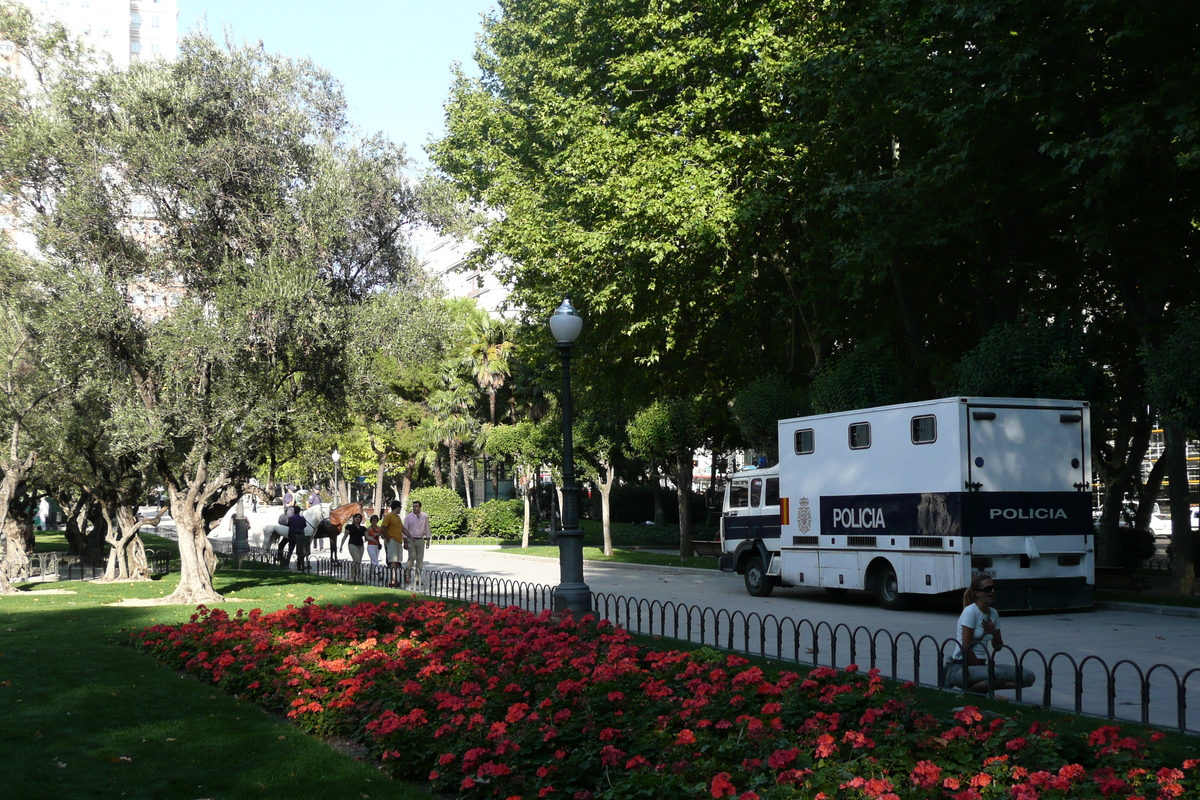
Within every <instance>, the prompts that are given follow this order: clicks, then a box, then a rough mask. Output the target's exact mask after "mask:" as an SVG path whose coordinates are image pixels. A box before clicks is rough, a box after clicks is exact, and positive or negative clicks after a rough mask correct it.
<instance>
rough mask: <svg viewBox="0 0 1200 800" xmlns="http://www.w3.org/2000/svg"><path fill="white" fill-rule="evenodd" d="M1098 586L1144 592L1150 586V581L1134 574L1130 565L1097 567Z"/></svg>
mask: <svg viewBox="0 0 1200 800" xmlns="http://www.w3.org/2000/svg"><path fill="white" fill-rule="evenodd" d="M1096 588H1097V589H1120V590H1123V591H1125V590H1127V591H1131V592H1144V591H1146V590H1147V589H1149V588H1150V583H1149V582H1148V581H1147V580H1146V579H1145V578H1143V577H1141V576H1140V575H1134V574H1133V570H1131V569H1130V568H1129V567H1096Z"/></svg>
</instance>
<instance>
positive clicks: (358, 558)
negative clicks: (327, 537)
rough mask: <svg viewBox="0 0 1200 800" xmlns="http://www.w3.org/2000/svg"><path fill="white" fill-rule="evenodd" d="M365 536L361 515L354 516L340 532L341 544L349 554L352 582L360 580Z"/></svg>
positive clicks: (365, 530) (365, 531)
mask: <svg viewBox="0 0 1200 800" xmlns="http://www.w3.org/2000/svg"><path fill="white" fill-rule="evenodd" d="M366 536H367V529H366V528H364V527H363V524H362V514H355V515H354V516H353V517H352V518H351V519H350V521H349V522H347V523H346V527H345V528H344V529H343V530H342V542H341V544H342V545H344V546H346V549H347V550H348V551H349V553H350V580H352V581H360V580H362V556H363V544H364V541H365V539H366ZM339 549H340V548H339Z"/></svg>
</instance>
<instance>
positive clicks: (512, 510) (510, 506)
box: [467, 500, 525, 541]
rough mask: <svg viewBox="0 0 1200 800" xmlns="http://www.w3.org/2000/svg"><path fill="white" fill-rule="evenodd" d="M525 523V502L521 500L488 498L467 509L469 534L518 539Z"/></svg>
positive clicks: (511, 539)
mask: <svg viewBox="0 0 1200 800" xmlns="http://www.w3.org/2000/svg"><path fill="white" fill-rule="evenodd" d="M524 524H525V503H524V502H523V501H521V500H488V501H487V502H486V503H483V504H482V505H479V506H477V507H475V508H472V509H470V510H468V511H467V535H468V536H494V537H496V538H499V539H505V540H508V541H516V540H518V539H520V538H521V528H522V527H523V526H524Z"/></svg>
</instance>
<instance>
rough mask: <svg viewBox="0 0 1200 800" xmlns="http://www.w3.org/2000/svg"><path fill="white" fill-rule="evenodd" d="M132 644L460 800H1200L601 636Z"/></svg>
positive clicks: (903, 704)
mask: <svg viewBox="0 0 1200 800" xmlns="http://www.w3.org/2000/svg"><path fill="white" fill-rule="evenodd" d="M135 639H136V641H137V643H138V645H139V646H140V647H143V648H145V649H147V650H149V651H151V652H153V653H154V654H156V655H157V656H158V657H159V658H160V659H162V660H164V661H166V662H168V663H170V664H173V665H175V666H177V667H180V668H182V669H184V670H186V671H188V672H190V673H192V674H195V675H198V676H200V677H201V678H203V679H205V680H209V681H212V682H213V683H216V684H219V685H221V686H224V687H226V688H227V690H228V691H231V692H234V693H237V694H239V695H241V696H244V697H248V698H250V699H253V700H254V701H255V702H257V703H259V704H261V705H263V706H265V707H267V708H271V709H275V710H278V711H281V712H284V713H286V714H287V715H288V716H289V717H292V718H293V719H295V720H296V721H297V722H298V723H299V724H300V725H302V726H304V727H305V728H306V729H308V730H311V731H313V732H314V733H318V734H325V735H329V734H336V735H338V736H346V737H352V738H355V739H358V740H359V741H361V742H363V743H364V744H365V745H366V746H367V747H368V748H369V749H370V750H371V751H372V753H373V754H374V755H376V756H377V757H378V758H380V759H382V760H383V761H384V762H386V763H387V764H388V765H389V766H390V768H391V769H392V771H393V772H394V773H395V774H397V775H400V776H404V777H407V778H415V779H425V780H429V781H431V782H432V783H433V785H434V787H435V788H436V789H437V790H439V791H443V792H447V793H451V794H454V795H457V796H460V797H500V798H507V799H508V800H512V798H535V797H538V798H546V797H555V798H562V797H569V798H575V799H576V800H589V799H590V798H636V797H654V798H658V797H676V796H690V797H706V798H707V797H713V798H722V797H732V798H741V800H754V798H777V797H805V798H851V799H857V798H868V799H869V800H898V799H899V798H943V797H945V798H953V799H954V800H984V798H1011V799H1012V800H1036V799H1038V798H1047V799H1049V798H1098V797H1113V798H1126V797H1128V798H1137V797H1141V798H1155V799H1156V800H1168V798H1178V797H1200V779H1198V776H1197V771H1198V767H1200V760H1190V761H1186V762H1185V763H1184V764H1182V765H1181V768H1180V769H1173V768H1163V769H1148V768H1147V767H1146V763H1147V762H1146V759H1147V757H1148V756H1149V753H1148V749H1149V747H1150V746H1151V745H1150V744H1148V743H1146V742H1143V741H1140V740H1138V739H1134V738H1132V737H1126V736H1123V735H1122V734H1121V732H1120V730H1119V729H1118V728H1117V727H1115V726H1111V725H1110V726H1104V727H1101V728H1098V729H1097V730H1096V731H1094V732H1093V733H1092V734H1091V736H1090V737H1088V738H1087V740H1086V741H1075V740H1068V739H1067V738H1066V737H1059V736H1058V735H1056V734H1055V732H1054V731H1053V730H1050V729H1048V728H1046V727H1044V726H1039V725H1036V724H1035V725H1033V726H1031V727H1028V728H1018V726H1017V724H1016V723H1014V722H1013V721H1010V720H1005V719H986V718H985V717H984V716H983V715H982V714H981V713H980V712H979V711H978V710H977V709H975V708H974V707H971V706H968V707H965V708H964V709H962V710H961V711H959V712H958V713H957V714H955V716H954V718H953V719H948V720H945V719H936V718H934V717H933V716H930V715H929V714H927V713H924V712H922V711H921V710H920V709H919V708H916V707H915V706H914V704H913V702H912V700H911V699H910V697H909V693H908V692H907V691H906V690H905V689H903V688H901V689H898V690H887V689H885V686H884V684H883V682H882V681H881V680H880V679H879V677H878V676H877V675H876V674H874V672H872V673H871V674H866V675H863V674H860V673H858V672H856V671H855V670H853V669H850V670H847V671H846V672H838V671H836V670H832V669H828V668H818V669H814V670H812V671H810V672H808V673H806V674H801V673H798V672H793V671H786V670H785V671H780V672H778V673H777V674H773V675H768V674H766V673H764V672H763V671H762V670H761V669H759V668H758V667H754V666H749V662H748V661H746V660H745V659H743V658H740V657H738V656H735V655H728V654H721V653H717V652H715V651H712V650H708V649H704V650H699V651H690V652H681V651H660V650H653V649H648V648H644V647H639V646H637V645H634V644H633V643H632V640H631V638H630V636H629V634H627V633H626V632H625V631H622V630H619V629H615V628H613V627H612V626H611V625H610V624H608V623H606V622H595V621H593V620H592V618H590V617H588V618H585V619H584V620H582V621H575V620H573V619H572V618H570V617H555V616H553V615H551V614H549V613H543V614H540V615H534V614H530V613H528V612H525V611H522V610H520V609H516V608H507V609H498V608H494V607H481V606H470V607H457V606H446V605H445V604H443V603H434V602H421V601H413V602H410V603H384V604H379V605H367V604H363V605H357V606H345V607H337V606H326V607H323V608H322V607H318V606H316V605H313V604H312V602H311V601H308V602H306V603H305V605H304V606H302V607H300V608H295V607H292V606H289V607H288V608H287V609H284V610H282V611H277V612H274V613H270V614H263V613H261V612H259V611H258V610H254V611H251V612H250V613H249V614H243V613H242V612H240V611H239V612H238V614H237V616H235V617H229V616H228V615H227V614H226V613H225V612H224V611H221V610H219V609H213V610H210V609H206V608H204V607H201V608H200V609H199V611H198V613H197V614H196V615H195V616H193V617H192V620H191V621H190V622H189V623H187V624H184V625H180V626H166V625H160V626H155V627H153V628H150V629H148V630H146V631H143V632H140V633H138V634H135Z"/></svg>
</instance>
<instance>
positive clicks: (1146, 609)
mask: <svg viewBox="0 0 1200 800" xmlns="http://www.w3.org/2000/svg"><path fill="white" fill-rule="evenodd" d="M487 555H490V556H494V557H496V558H512V559H516V560H518V561H550V560H553V559H549V558H547V557H546V556H523V555H520V554H519V553H505V552H502V551H499V550H495V551H490V552H488V553H487ZM583 563H584V565H585V566H588V567H591V568H592V569H631V570H639V571H642V572H666V573H672V574H676V575H724V574H726V573H723V572H720V571H718V570H712V569H695V568H692V567H667V566H659V565H656V564H626V563H623V562H620V561H588V560H586V559H585V560H584V562H583ZM730 574H731V573H730ZM1092 608H1093V609H1095V610H1097V611H1129V612H1132V613H1134V614H1157V615H1159V616H1163V617H1188V618H1190V619H1200V608H1188V607H1186V606H1157V605H1151V604H1149V603H1123V602H1120V601H1113V600H1098V601H1096V602H1095V603H1093V604H1092Z"/></svg>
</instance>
